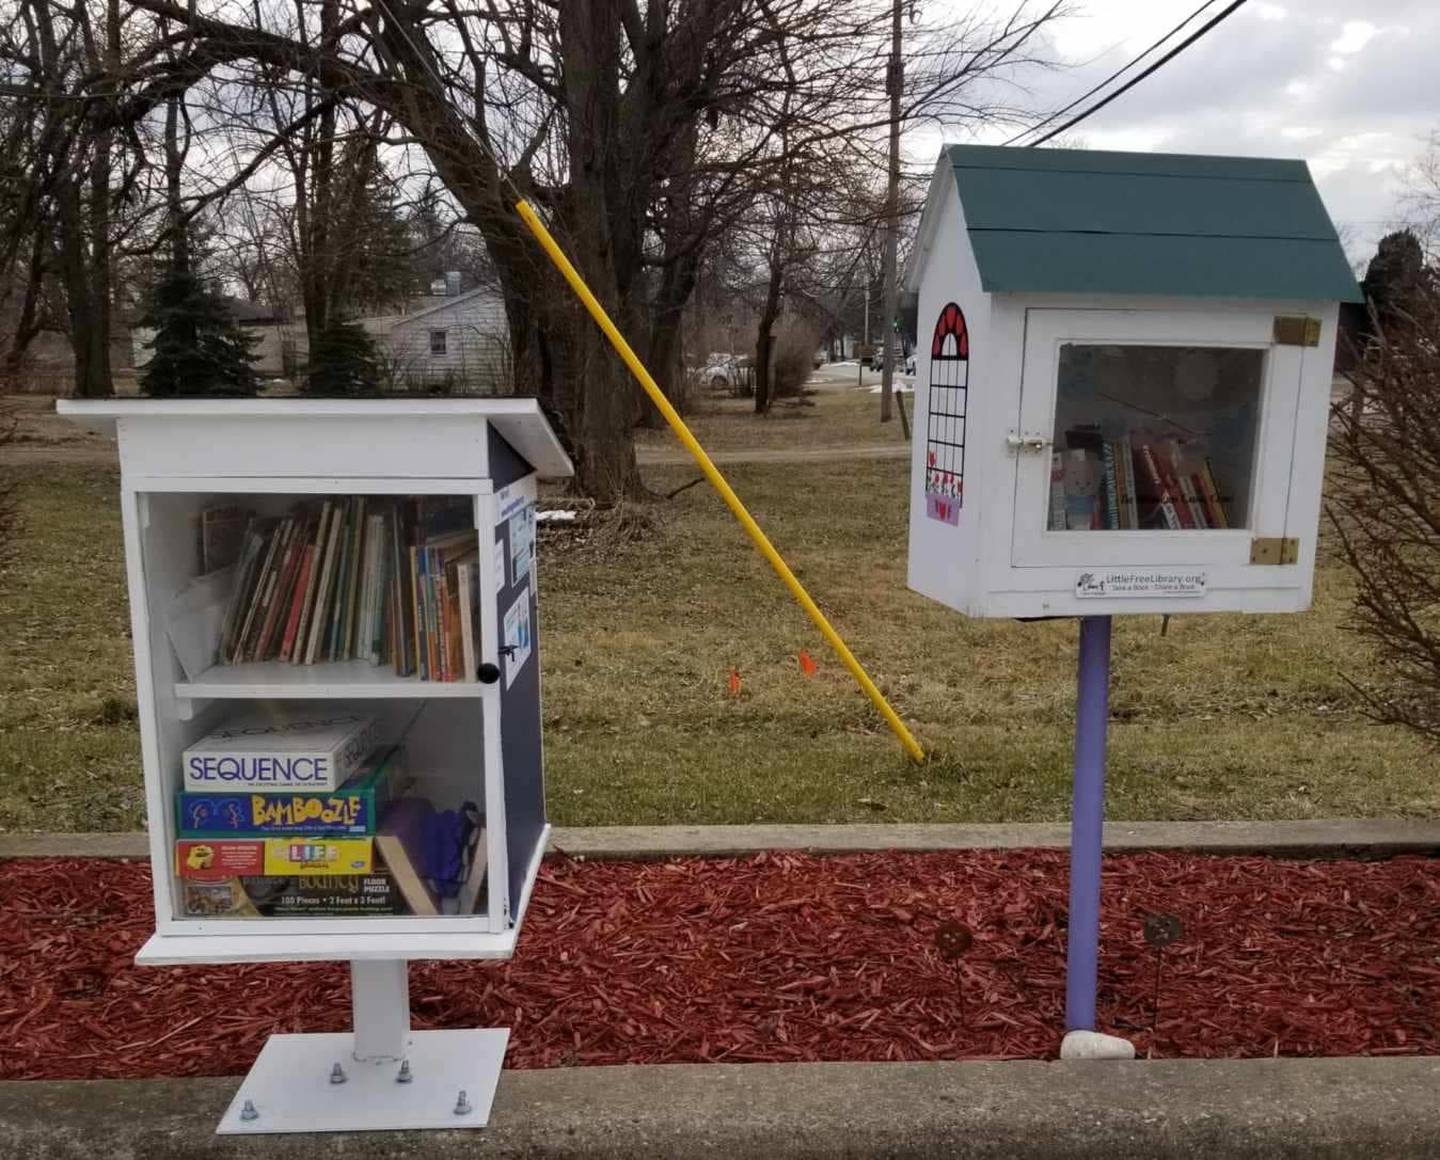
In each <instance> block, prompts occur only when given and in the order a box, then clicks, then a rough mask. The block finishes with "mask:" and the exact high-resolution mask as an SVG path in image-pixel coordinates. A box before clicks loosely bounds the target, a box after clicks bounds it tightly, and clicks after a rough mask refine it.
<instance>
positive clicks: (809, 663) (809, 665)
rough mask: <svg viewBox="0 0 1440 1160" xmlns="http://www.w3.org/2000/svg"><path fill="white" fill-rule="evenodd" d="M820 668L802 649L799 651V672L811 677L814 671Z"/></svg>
mask: <svg viewBox="0 0 1440 1160" xmlns="http://www.w3.org/2000/svg"><path fill="white" fill-rule="evenodd" d="M819 667H820V666H819V665H817V664H816V663H815V660H814V658H813V657H812V656H811V655H810V654H809V653H808V652H806V651H805V650H804V649H803V648H802V649H801V650H800V671H801V672H802V673H804V674H805V675H806V676H807V677H813V676H814V675H815V670H816V669H818V668H819Z"/></svg>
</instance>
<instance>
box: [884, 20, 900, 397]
mask: <svg viewBox="0 0 1440 1160" xmlns="http://www.w3.org/2000/svg"><path fill="white" fill-rule="evenodd" d="M893 4H894V7H893V9H892V10H891V13H890V17H891V31H890V66H889V68H888V69H887V70H886V75H885V86H886V88H887V89H889V91H890V166H889V175H888V179H887V181H886V185H885V257H884V272H883V274H882V275H881V277H882V278H883V280H884V282H885V310H884V314H885V316H884V317H883V318H882V319H881V320H880V341H881V342H882V343H884V344H885V345H884V346H883V347H882V348H881V350H882V351H883V355H882V358H881V362H880V422H882V423H888V422H890V412H891V399H892V396H893V391H894V384H895V319H896V316H897V315H898V314H899V313H900V289H899V285H898V274H897V272H896V260H895V252H896V248H897V246H898V244H899V236H900V87H901V75H902V74H901V69H902V68H903V67H904V65H903V63H902V61H901V59H900V28H901V24H900V0H893Z"/></svg>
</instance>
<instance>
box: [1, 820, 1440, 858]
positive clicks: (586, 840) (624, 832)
mask: <svg viewBox="0 0 1440 1160" xmlns="http://www.w3.org/2000/svg"><path fill="white" fill-rule="evenodd" d="M146 842H147V839H146V837H145V835H144V834H0V858H56V857H58V858H65V857H73V858H144V857H146V856H147V855H148V853H149V847H148V846H147V845H146ZM1069 844H1070V829H1069V827H1068V826H1066V825H1064V824H1062V823H1051V822H1033V823H1014V824H1000V825H988V824H986V825H980V824H976V825H966V824H949V823H934V824H900V825H885V824H880V825H843V826H780V825H754V826H590V827H576V828H571V827H565V826H559V827H556V828H555V830H554V831H552V835H551V846H552V848H554V849H557V850H562V851H564V852H565V853H566V854H569V855H571V856H572V857H579V858H635V859H654V858H671V857H680V856H686V855H699V856H705V857H728V856H733V855H738V854H753V853H755V852H757V851H759V850H808V851H811V852H813V853H817V854H842V853H855V852H859V851H865V850H1029V849H1064V848H1065V847H1067V846H1068V845H1069ZM1105 848H1106V849H1107V850H1111V851H1114V852H1117V853H1119V852H1124V851H1135V850H1189V851H1193V852H1196V853H1204V854H1272V855H1279V856H1288V857H1309V856H1317V857H1341V856H1346V857H1362V858H1364V857H1369V858H1378V857H1386V856H1389V855H1393V854H1429V855H1436V854H1440V821H1391V820H1386V819H1377V818H1323V819H1319V820H1315V821H1294V822H1109V823H1107V824H1106V826H1105Z"/></svg>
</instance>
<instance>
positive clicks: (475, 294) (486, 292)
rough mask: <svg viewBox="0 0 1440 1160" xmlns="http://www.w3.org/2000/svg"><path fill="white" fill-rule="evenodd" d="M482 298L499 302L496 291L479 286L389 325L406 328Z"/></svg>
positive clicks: (401, 317)
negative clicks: (417, 321) (443, 311)
mask: <svg viewBox="0 0 1440 1160" xmlns="http://www.w3.org/2000/svg"><path fill="white" fill-rule="evenodd" d="M482 296H483V297H487V298H494V299H495V300H497V301H499V298H500V294H499V292H498V291H497V290H495V289H493V288H492V287H490V286H481V287H479V288H477V289H475V290H467V291H465V293H464V294H456V295H453V296H452V297H450V298H445V299H442V300H441V301H440V302H437V303H436V304H435V305H434V306H427V307H425V308H424V309H423V310H417V311H415V313H414V314H402V315H401V316H400V317H398V318H396V319H395V320H394V322H393V323H391V329H392V330H393V329H395V328H397V327H401V326H408V325H409V324H410V323H412V322H415V321H416V320H417V319H421V318H430V317H431V316H432V315H435V314H439V313H440V312H441V311H442V310H449V309H450V308H451V307H452V306H459V305H460V304H461V303H462V302H469V301H470V300H471V299H472V298H480V297H482Z"/></svg>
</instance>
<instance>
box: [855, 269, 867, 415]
mask: <svg viewBox="0 0 1440 1160" xmlns="http://www.w3.org/2000/svg"><path fill="white" fill-rule="evenodd" d="M869 354H870V276H869V275H868V274H867V275H866V276H865V341H864V342H862V343H861V344H860V350H859V351H858V352H857V355H858V357H857V358H856V359H855V362H856V364H857V366H856V371H855V373H856V379H855V383H856V385H857V386H861V387H863V386H864V385H865V359H866V358H867V357H868V356H869Z"/></svg>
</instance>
